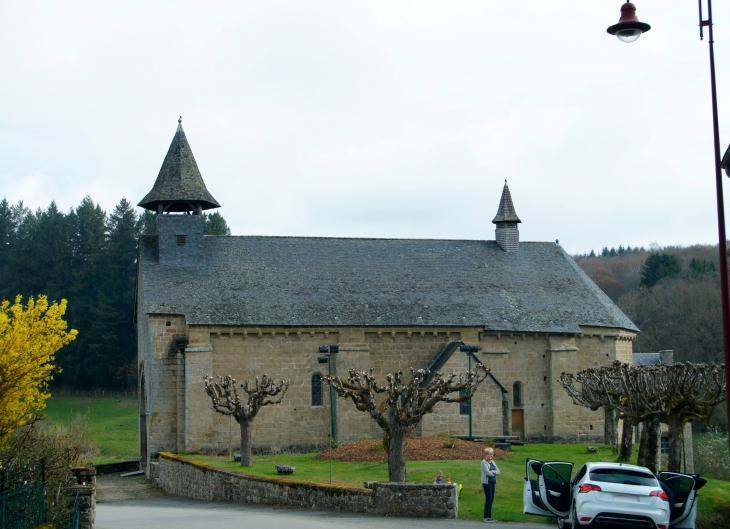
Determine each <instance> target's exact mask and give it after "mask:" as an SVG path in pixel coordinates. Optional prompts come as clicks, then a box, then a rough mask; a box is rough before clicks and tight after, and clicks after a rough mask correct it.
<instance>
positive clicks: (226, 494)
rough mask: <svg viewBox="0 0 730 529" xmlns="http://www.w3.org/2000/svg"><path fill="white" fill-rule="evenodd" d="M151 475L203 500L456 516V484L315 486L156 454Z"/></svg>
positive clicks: (162, 484) (161, 483) (175, 490)
mask: <svg viewBox="0 0 730 529" xmlns="http://www.w3.org/2000/svg"><path fill="white" fill-rule="evenodd" d="M150 477H151V479H152V480H153V481H154V482H155V484H156V485H158V486H159V487H161V488H162V489H163V490H165V491H166V492H168V493H170V494H173V495H176V496H183V497H186V498H191V499H196V500H206V501H228V502H234V503H250V504H259V505H275V506H279V507H295V508H299V509H314V510H325V511H342V512H351V513H363V514H375V515H382V516H386V515H388V516H403V517H409V518H452V519H453V518H457V517H458V513H459V499H458V491H457V485H456V484H455V483H447V484H439V485H436V484H427V483H424V484H409V483H372V484H369V486H372V488H371V489H364V488H363V489H360V488H355V487H342V486H337V485H318V484H313V483H306V482H303V481H295V480H293V479H287V478H265V477H259V476H248V475H245V474H239V473H238V472H233V471H229V470H221V469H217V468H213V467H211V466H208V465H205V464H202V463H198V462H195V461H187V460H185V459H182V458H180V457H178V456H175V455H173V454H168V453H161V454H160V458H159V460H158V461H157V462H155V463H152V464H151V465H150Z"/></svg>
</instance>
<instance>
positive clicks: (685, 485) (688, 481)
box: [659, 472, 707, 528]
mask: <svg viewBox="0 0 730 529" xmlns="http://www.w3.org/2000/svg"><path fill="white" fill-rule="evenodd" d="M659 481H661V482H662V483H664V484H665V485H666V486H667V487H668V488H669V489H670V490H671V491H672V493H673V494H674V508H673V509H672V513H671V515H670V517H669V526H670V527H677V528H680V527H685V526H686V527H693V526H694V519H693V518H694V517H695V516H696V515H697V509H696V508H694V507H695V502H696V501H697V491H698V490H700V489H701V488H702V487H704V486H705V484H707V480H704V479H702V478H701V477H699V476H697V475H689V474H678V473H676V472H660V473H659Z"/></svg>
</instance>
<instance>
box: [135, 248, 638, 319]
mask: <svg viewBox="0 0 730 529" xmlns="http://www.w3.org/2000/svg"><path fill="white" fill-rule="evenodd" d="M204 245H205V265H204V266H201V267H200V268H188V267H186V268H177V267H175V266H172V265H161V264H160V263H159V262H158V259H157V236H154V235H150V236H142V237H140V259H139V276H138V288H139V289H141V292H138V299H140V300H142V303H143V305H142V306H140V307H139V308H138V310H139V312H144V313H157V314H183V315H185V316H186V318H187V321H188V323H189V324H218V325H277V326H287V325H291V326H325V325H327V326H333V325H347V326H350V325H352V326H378V327H386V326H397V327H403V326H408V327H418V326H478V327H482V328H485V329H488V330H494V331H506V332H567V333H579V332H581V330H580V326H596V327H612V328H622V329H629V330H632V331H637V330H638V329H637V328H636V326H634V324H633V323H632V322H631V321H630V320H629V319H628V318H627V317H626V316H625V315H624V314H623V313H622V312H621V311H620V310H619V309H618V307H616V305H614V303H613V302H612V301H611V300H610V299H609V298H608V297H607V296H606V295H605V294H604V293H603V292H602V291H601V290H600V289H599V288H598V287H597V286H596V285H595V284H594V283H593V282H592V281H591V280H590V279H589V278H588V277H587V276H586V275H585V273H584V272H583V271H582V270H581V269H580V268H579V267H578V265H577V264H576V263H575V261H574V260H573V259H572V258H571V257H570V256H569V255H568V254H567V253H566V252H565V251H564V250H563V249H562V248H561V247H560V246H559V245H557V244H555V243H542V242H523V243H521V244H520V250H519V251H518V252H511V253H508V252H505V251H503V250H502V249H501V248H500V247H499V246H498V245H497V243H496V242H495V241H470V240H431V239H425V240H423V239H355V238H320V237H255V236H250V237H249V236H244V237H230V236H220V237H215V236H206V237H205V241H204Z"/></svg>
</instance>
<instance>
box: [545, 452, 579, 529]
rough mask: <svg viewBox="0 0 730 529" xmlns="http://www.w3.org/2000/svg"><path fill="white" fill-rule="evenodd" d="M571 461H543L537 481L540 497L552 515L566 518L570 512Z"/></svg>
mask: <svg viewBox="0 0 730 529" xmlns="http://www.w3.org/2000/svg"><path fill="white" fill-rule="evenodd" d="M572 473H573V463H567V462H565V461H550V462H548V463H543V465H542V469H541V472H540V476H539V477H538V479H537V483H538V485H539V488H540V499H541V500H542V504H543V505H544V506H545V508H546V509H547V510H549V511H550V512H551V513H552V516H556V517H558V518H567V517H568V513H569V512H570V492H571V491H570V476H571V474H572Z"/></svg>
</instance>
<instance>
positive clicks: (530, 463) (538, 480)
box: [522, 459, 707, 529]
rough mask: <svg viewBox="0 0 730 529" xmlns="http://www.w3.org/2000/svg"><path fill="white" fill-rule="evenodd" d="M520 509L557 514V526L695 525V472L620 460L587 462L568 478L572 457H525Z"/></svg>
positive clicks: (689, 528) (660, 528)
mask: <svg viewBox="0 0 730 529" xmlns="http://www.w3.org/2000/svg"><path fill="white" fill-rule="evenodd" d="M526 466H527V469H526V476H525V486H524V490H523V494H522V498H523V503H524V511H523V512H524V513H525V514H536V515H538V516H548V517H551V518H557V519H558V526H559V527H561V528H572V529H581V528H583V527H646V528H651V529H669V528H670V527H671V528H673V529H695V521H696V518H697V491H698V490H699V489H701V488H702V487H703V486H704V485H705V484H706V483H707V481H706V480H704V479H702V478H700V477H699V476H697V475H688V474H676V473H673V472H661V473H660V474H659V478H658V479H657V478H656V477H655V476H654V474H652V473H651V471H649V470H648V469H647V468H644V467H638V466H636V465H627V464H623V463H586V464H585V465H583V466H581V467H580V468H579V469H578V472H576V473H575V476H573V477H572V479H571V474H572V472H573V463H566V462H560V461H552V462H547V463H543V462H542V461H536V460H534V459H528V460H527V465H526Z"/></svg>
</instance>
